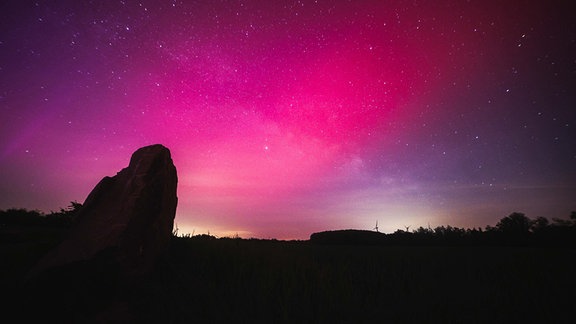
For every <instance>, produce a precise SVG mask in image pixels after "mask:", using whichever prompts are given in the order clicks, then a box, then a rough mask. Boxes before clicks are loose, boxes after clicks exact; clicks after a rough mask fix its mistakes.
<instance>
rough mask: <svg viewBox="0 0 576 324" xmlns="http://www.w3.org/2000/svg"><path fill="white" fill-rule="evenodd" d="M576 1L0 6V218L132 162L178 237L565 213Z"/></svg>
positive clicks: (76, 195) (574, 138)
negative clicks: (173, 192) (168, 199)
mask: <svg viewBox="0 0 576 324" xmlns="http://www.w3.org/2000/svg"><path fill="white" fill-rule="evenodd" d="M572 3H573V2H572V1H473V0H469V1H328V0H318V1H208V0H207V1H129V0H125V1H76V0H73V1H72V0H68V1H16V0H14V1H10V0H9V1H3V2H2V4H0V209H7V208H12V207H16V208H27V209H38V210H42V211H44V212H50V211H51V210H53V211H56V210H59V209H60V208H61V207H66V206H67V205H69V203H70V201H78V202H83V201H84V199H85V198H86V196H87V195H88V193H89V192H90V191H91V190H92V188H93V187H94V186H95V185H96V184H97V183H98V181H99V180H100V179H101V178H102V177H104V176H112V175H115V174H116V172H118V171H119V170H120V169H122V168H124V167H126V166H127V165H128V161H129V159H130V156H131V154H132V153H133V152H134V151H135V150H136V149H138V148H139V147H142V146H145V145H149V144H155V143H161V144H164V145H165V146H167V147H168V148H169V149H170V150H171V152H172V157H173V160H174V163H175V165H176V168H177V170H178V176H179V184H178V197H179V204H178V210H177V214H176V223H177V224H178V227H179V233H181V234H182V233H195V234H203V233H208V232H210V234H213V235H218V236H232V235H235V234H236V233H237V234H238V235H240V236H241V237H259V238H278V239H306V238H308V237H309V235H310V234H311V233H312V232H315V231H322V230H331V229H346V228H355V229H372V228H373V227H374V225H375V223H376V221H378V224H379V228H380V231H384V232H393V231H395V230H396V229H404V228H405V226H411V229H413V228H416V227H418V226H423V227H427V226H431V227H435V226H439V225H451V226H458V227H466V228H469V227H485V226H486V225H495V224H496V222H497V221H498V220H499V219H501V218H503V217H505V216H507V215H509V214H510V213H512V212H515V211H518V212H523V213H525V214H526V215H527V216H528V217H531V218H536V217H538V216H545V217H548V218H549V219H551V218H554V217H558V218H567V217H568V216H569V215H570V212H571V211H574V210H576V8H575V5H574V4H572Z"/></svg>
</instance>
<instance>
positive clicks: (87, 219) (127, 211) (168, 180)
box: [35, 144, 178, 279]
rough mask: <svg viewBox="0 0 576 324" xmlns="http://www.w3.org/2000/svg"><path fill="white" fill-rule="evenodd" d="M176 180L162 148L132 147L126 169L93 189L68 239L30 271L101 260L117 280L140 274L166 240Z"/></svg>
mask: <svg viewBox="0 0 576 324" xmlns="http://www.w3.org/2000/svg"><path fill="white" fill-rule="evenodd" d="M177 182H178V179H177V174H176V167H175V166H174V164H173V162H172V158H171V155H170V151H169V150H168V149H167V148H166V147H164V146H162V145H159V144H157V145H151V146H146V147H142V148H140V149H138V150H137V151H136V152H134V154H133V155H132V158H131V159H130V164H129V166H128V167H127V168H124V169H122V170H121V171H120V172H118V174H117V175H116V176H113V177H104V179H102V180H101V181H100V182H99V183H98V184H97V185H96V187H95V188H94V189H93V190H92V192H91V193H90V194H89V195H88V197H87V198H86V201H85V202H84V204H83V207H82V208H81V209H80V211H79V214H78V218H77V223H76V225H75V226H74V227H73V228H72V230H71V233H70V236H69V238H68V239H66V240H65V241H64V242H62V244H61V245H60V246H58V247H57V248H56V249H54V250H53V251H51V252H50V253H48V254H47V255H46V256H45V257H44V258H43V259H42V260H41V261H40V262H39V264H38V266H37V267H36V269H35V272H36V273H39V272H42V271H45V270H46V269H51V268H55V267H61V266H67V267H68V266H69V265H70V264H75V263H84V264H85V263H86V262H87V261H90V260H93V259H97V258H98V257H100V258H102V256H105V257H104V259H105V260H106V261H105V263H106V264H109V265H111V267H113V268H114V269H115V270H114V271H118V272H119V275H120V276H121V277H123V278H129V279H134V278H136V279H137V278H139V277H142V276H146V275H147V274H149V273H150V272H151V271H152V270H153V267H154V265H155V262H156V261H157V259H158V257H159V256H160V255H161V254H162V253H163V252H164V250H165V249H166V247H167V245H168V244H169V242H170V237H171V235H172V227H173V224H174V216H175V212H176V205H177V200H178V198H177V196H176V187H177Z"/></svg>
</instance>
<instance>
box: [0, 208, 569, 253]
mask: <svg viewBox="0 0 576 324" xmlns="http://www.w3.org/2000/svg"><path fill="white" fill-rule="evenodd" d="M81 208H82V204H81V203H78V202H75V201H73V202H71V203H70V205H68V206H67V207H66V208H61V209H60V210H59V211H52V212H50V213H48V214H45V213H42V212H40V211H37V210H27V209H23V208H20V209H17V208H12V209H7V210H0V228H2V227H10V226H22V227H30V226H34V227H43V226H47V227H49V226H52V227H54V226H55V227H63V228H68V227H71V226H72V225H73V224H74V222H75V220H76V216H77V214H78V211H79V210H80V209H81ZM310 241H311V242H313V243H342V244H383V245H420V246H422V245H516V246H523V245H526V246H570V247H576V211H573V212H571V214H570V216H569V218H568V219H559V218H552V221H550V220H548V219H547V218H546V217H538V218H536V219H530V218H529V217H527V216H526V215H525V214H524V213H521V212H513V213H511V214H510V215H508V216H506V217H504V218H502V219H500V221H498V223H496V225H495V226H491V225H487V226H486V227H485V228H484V229H482V228H481V227H478V228H459V227H453V226H450V225H447V226H437V227H435V228H431V227H422V226H420V227H418V228H416V229H414V230H412V231H409V230H408V228H407V229H406V230H401V229H398V230H396V231H395V232H393V233H390V234H384V233H379V232H376V231H364V230H339V231H326V232H320V233H314V234H312V235H311V237H310Z"/></svg>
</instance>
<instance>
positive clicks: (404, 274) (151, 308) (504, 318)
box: [0, 237, 576, 323]
mask: <svg viewBox="0 0 576 324" xmlns="http://www.w3.org/2000/svg"><path fill="white" fill-rule="evenodd" d="M36 242H37V243H36V244H35V245H34V244H32V247H30V246H28V248H25V247H23V246H21V245H20V247H19V248H17V247H16V246H15V245H10V246H7V245H2V249H1V250H0V251H1V253H0V257H1V258H2V264H3V268H6V267H7V265H10V266H8V268H10V271H7V270H5V271H4V272H3V275H5V276H3V278H2V284H3V286H4V287H17V286H13V285H12V286H11V285H9V284H7V283H8V282H11V281H14V280H13V279H14V278H18V276H19V275H18V274H17V273H24V272H25V271H26V269H27V268H28V267H29V266H30V265H31V264H32V263H33V262H32V261H33V260H34V259H35V258H38V257H39V256H41V254H42V253H43V251H45V250H46V248H48V247H49V246H51V245H52V244H54V241H53V240H52V241H50V240H48V241H46V242H44V241H36ZM41 242H44V243H42V244H41ZM9 247H10V248H9ZM22 249H23V250H22ZM16 281H17V280H16ZM64 281H66V278H63V279H62V281H61V282H60V283H57V284H55V285H53V286H52V287H56V288H53V291H50V292H49V294H48V295H49V296H50V295H53V296H54V298H53V302H52V303H51V304H49V305H50V307H51V308H53V309H51V311H52V312H51V313H52V314H53V315H54V314H56V315H55V316H62V317H61V318H59V319H60V321H59V322H65V321H64V320H63V319H65V318H67V317H66V316H69V317H68V318H71V319H75V320H78V319H82V320H80V321H82V322H84V320H83V319H85V318H86V317H82V316H88V315H86V314H84V313H82V312H84V311H85V310H89V311H90V312H92V313H93V314H96V313H97V310H96V308H98V307H101V306H103V307H107V308H108V313H107V314H108V315H103V316H110V317H115V316H119V314H120V315H122V314H124V315H126V314H128V315H129V316H128V317H127V319H126V321H131V320H133V321H136V322H162V323H192V322H194V323H254V322H265V323H375V322H378V323H386V322H389V323H406V322H412V323H415V322H417V323H427V322H428V323H487V322H490V323H520V322H547V323H551V322H554V323H562V322H566V323H569V322H573V320H574V315H575V311H574V307H573V303H574V301H575V300H576V251H575V250H573V249H563V248H533V247H426V246H421V247H415V246H414V247H402V246H394V247H392V246H388V247H386V246H361V245H356V246H349V245H315V244H311V243H310V242H286V241H266V240H242V239H214V238H209V237H191V238H182V237H179V238H176V237H175V238H174V239H173V241H172V244H171V247H170V249H169V251H168V253H167V254H166V256H165V257H164V259H163V260H161V262H160V263H159V266H158V268H157V271H156V272H155V273H154V275H153V277H152V278H151V279H150V280H148V281H146V282H144V283H142V284H141V285H138V286H131V287H124V288H118V287H117V286H116V285H117V284H116V283H114V282H115V281H114V280H111V281H109V282H108V286H107V285H106V281H102V282H100V283H98V285H97V286H96V285H94V286H90V285H86V286H85V287H86V288H84V289H85V290H83V291H74V290H59V289H57V288H58V285H59V284H62V285H64ZM20 289H21V290H20V291H18V293H19V294H20V295H27V294H32V293H34V292H33V291H24V290H22V289H24V288H20ZM63 291H64V292H66V293H63ZM71 291H72V292H73V293H74V294H70V292H71ZM95 291H96V292H99V295H98V294H95ZM5 293H6V291H5ZM86 296H90V297H89V298H88V297H86ZM24 300H26V299H24ZM5 305H6V304H5ZM21 306H23V307H21V308H20V310H23V311H25V312H28V311H32V310H33V309H34V308H36V307H37V306H38V305H37V304H26V305H21ZM29 308H30V309H29ZM44 309H45V308H44ZM126 309H128V311H126ZM74 310H76V312H77V313H80V314H74V316H72V315H69V314H68V313H70V312H74ZM92 313H91V314H92ZM44 315H45V314H44V313H43V312H40V313H38V314H37V316H38V317H39V318H45V317H44ZM120 317H122V316H120Z"/></svg>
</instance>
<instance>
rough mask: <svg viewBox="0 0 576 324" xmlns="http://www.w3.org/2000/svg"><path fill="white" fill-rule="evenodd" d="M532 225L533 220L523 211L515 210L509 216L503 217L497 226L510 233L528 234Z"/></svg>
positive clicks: (500, 229)
mask: <svg viewBox="0 0 576 324" xmlns="http://www.w3.org/2000/svg"><path fill="white" fill-rule="evenodd" d="M531 227H532V221H531V220H530V218H528V217H526V215H524V214H523V213H518V212H514V213H512V214H510V215H509V216H506V217H504V218H502V219H501V220H500V221H499V222H498V224H496V228H497V229H498V230H499V231H501V232H504V233H508V234H516V235H518V234H527V233H529V232H530V228H531Z"/></svg>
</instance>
